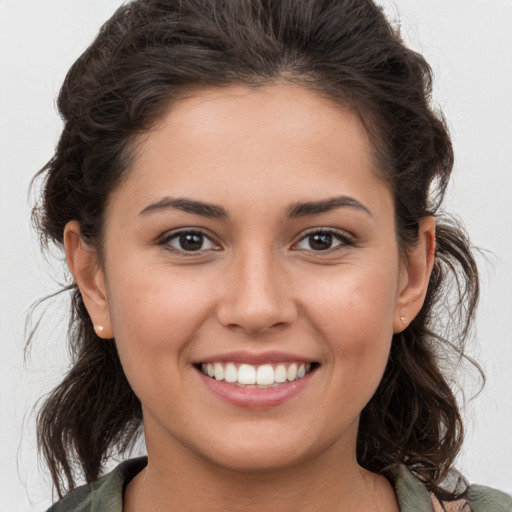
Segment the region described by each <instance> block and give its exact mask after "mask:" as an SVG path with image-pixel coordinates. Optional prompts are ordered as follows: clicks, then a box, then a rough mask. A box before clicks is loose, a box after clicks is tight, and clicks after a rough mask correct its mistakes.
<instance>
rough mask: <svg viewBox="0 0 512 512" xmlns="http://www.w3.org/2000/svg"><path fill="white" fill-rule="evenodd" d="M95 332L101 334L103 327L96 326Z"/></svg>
mask: <svg viewBox="0 0 512 512" xmlns="http://www.w3.org/2000/svg"><path fill="white" fill-rule="evenodd" d="M95 327H96V330H97V331H99V332H103V325H96V326H95Z"/></svg>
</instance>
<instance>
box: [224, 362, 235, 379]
mask: <svg viewBox="0 0 512 512" xmlns="http://www.w3.org/2000/svg"><path fill="white" fill-rule="evenodd" d="M224 378H225V379H226V382H236V381H237V380H238V370H237V368H236V366H235V365H234V364H233V363H228V364H227V365H226V371H225V372H224Z"/></svg>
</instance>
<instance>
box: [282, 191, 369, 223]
mask: <svg viewBox="0 0 512 512" xmlns="http://www.w3.org/2000/svg"><path fill="white" fill-rule="evenodd" d="M342 207H348V208H355V209H356V210H360V211H362V212H365V213H367V214H368V215H369V216H370V217H372V214H371V212H370V210H369V209H368V208H366V206H365V205H364V204H362V203H360V202H359V201H358V200H357V199H354V198H353V197H349V196H343V195H342V196H336V197H331V198H329V199H324V200H321V201H308V202H306V203H294V204H292V205H291V206H290V207H289V208H288V217H289V218H290V219H296V218H299V217H306V216H308V215H319V214H321V213H327V212H330V211H332V210H335V209H336V208H342Z"/></svg>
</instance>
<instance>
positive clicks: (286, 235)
mask: <svg viewBox="0 0 512 512" xmlns="http://www.w3.org/2000/svg"><path fill="white" fill-rule="evenodd" d="M378 175H379V170H378V169H377V167H376V162H375V159H374V157H373V155H372V147H371V145H370V142H369V140H368V137H367V134H366V133H365V131H364V129H363V127H362V125H361V123H360V122H359V120H358V118H357V117H356V116H355V115H354V114H352V113H350V112H348V111H345V110H342V109H341V108H338V107H335V106H333V104H332V103H330V102H329V101H328V100H326V99H323V98H321V97H320V96H318V95H315V94H314V93H312V92H309V91H306V90H304V89H302V88H300V87H298V86H291V85H284V84H279V85H272V86H265V87H261V88H259V89H256V90H249V89H247V88H245V87H242V86H239V87H238V86H237V87H235V86H233V87H229V88H224V89H214V90H213V89H212V90H205V91H203V92H200V93H197V94H196V95H195V96H194V97H192V98H190V99H186V100H183V101H181V102H179V103H177V104H175V105H173V107H172V108H171V109H170V110H169V112H168V114H167V115H166V116H165V117H164V118H163V119H162V121H161V122H160V123H159V124H158V126H156V127H155V129H153V130H152V131H151V132H149V133H148V134H147V135H146V136H145V137H144V139H143V141H142V143H141V145H140V146H139V147H138V149H137V155H136V157H135V160H134V162H133V165H132V167H131V169H130V171H129V174H128V177H127V179H126V180H125V181H124V182H123V183H122V184H121V185H120V186H119V187H118V188H117V189H116V190H115V191H114V193H113V194H112V197H111V199H110V202H109V204H108V208H107V212H106V221H105V222H106V224H105V238H104V247H103V256H104V259H103V263H102V267H101V268H100V269H99V270H97V273H96V278H97V279H96V281H95V282H96V283H98V287H99V289H101V290H103V291H104V293H105V296H106V300H105V305H104V309H103V310H102V309H101V307H100V306H98V305H97V304H96V303H95V304H92V305H91V301H90V300H89V302H88V307H89V311H90V313H91V316H92V318H93V320H94V321H95V323H99V324H103V325H105V331H104V333H105V336H106V335H110V334H112V335H113V336H115V339H116V344H117V347H118V350H119V355H120V358H121V361H122V365H123V368H124V371H125V373H126V376H127V378H128V380H129V382H130V384H131V386H132V387H133V390H134V392H135V393H136V395H137V396H138V397H139V399H140V401H141V403H142V406H143V412H144V424H145V431H146V437H147V446H148V452H149V453H150V454H151V452H152V451H156V450H159V451H160V452H162V453H168V454H171V455H172V456H173V457H175V458H178V459H179V457H182V456H183V457H192V458H197V457H199V458H201V459H202V460H204V461H209V462H211V463H213V464H216V465H219V466H222V467H225V468H231V469H236V470H243V471H252V470H262V469H263V470H264V469H269V468H278V467H285V466H289V465H293V464H294V463H295V462H297V463H298V462H301V461H305V460H307V459H310V458H312V457H315V456H318V455H319V454H321V453H329V454H333V455H334V454H335V455H336V456H337V457H338V456H340V455H341V454H344V455H345V456H346V455H347V454H348V455H349V456H351V457H352V456H354V458H355V455H354V454H355V444H356V434H357V426H358V418H359V414H360V412H361V410H362V409H363V408H364V406H365V404H366V403H367V402H368V401H369V400H370V398H371V396H372V395H373V393H374V392H375V390H376V388H377V386H378V384H379V381H380V379H381V377H382V374H383V372H384V368H385V366H386V361H387V358H388V353H389V349H390V343H391V339H392V335H393V332H396V331H398V330H400V329H401V326H402V324H401V321H400V316H401V315H403V314H404V313H405V314H409V311H405V312H404V311H403V309H404V308H407V288H408V283H409V281H410V279H409V276H408V268H407V265H406V264H401V259H400V257H399V251H398V247H397V239H396V234H395V227H394V226H395V222H394V207H393V198H392V195H391V193H390V191H389V189H388V188H387V186H386V185H385V183H384V182H383V181H382V180H381V179H380V178H379V177H378ZM103 287H104V288H103ZM86 302H87V300H86ZM97 302H98V303H99V302H101V300H98V301H97ZM208 372H209V373H210V375H208ZM304 373H305V375H304ZM255 382H256V383H255ZM258 383H259V384H258Z"/></svg>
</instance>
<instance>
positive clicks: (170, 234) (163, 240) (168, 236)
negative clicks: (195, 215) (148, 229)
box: [157, 226, 221, 256]
mask: <svg viewBox="0 0 512 512" xmlns="http://www.w3.org/2000/svg"><path fill="white" fill-rule="evenodd" d="M190 233H193V234H200V235H202V236H204V237H205V238H206V239H208V240H209V241H210V242H211V243H212V244H213V245H214V246H215V248H210V249H198V250H197V251H185V250H183V249H178V248H176V247H172V246H171V245H170V243H169V242H170V240H172V239H175V238H177V237H179V236H180V235H183V234H190ZM157 244H158V245H160V246H163V247H164V249H165V250H167V251H170V252H173V253H176V254H180V255H184V256H199V255H203V254H204V253H207V252H210V251H218V250H220V249H221V246H220V244H219V243H218V242H217V241H216V240H215V238H214V237H213V236H212V235H211V234H210V233H208V232H207V231H206V230H204V229H202V228H196V227H193V226H190V227H189V226H187V227H182V228H176V229H173V230H170V231H166V232H165V233H164V234H163V235H161V236H159V237H158V240H157Z"/></svg>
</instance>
